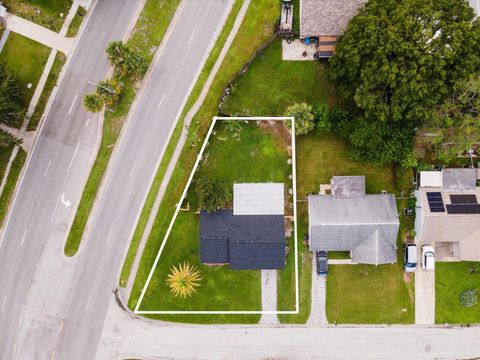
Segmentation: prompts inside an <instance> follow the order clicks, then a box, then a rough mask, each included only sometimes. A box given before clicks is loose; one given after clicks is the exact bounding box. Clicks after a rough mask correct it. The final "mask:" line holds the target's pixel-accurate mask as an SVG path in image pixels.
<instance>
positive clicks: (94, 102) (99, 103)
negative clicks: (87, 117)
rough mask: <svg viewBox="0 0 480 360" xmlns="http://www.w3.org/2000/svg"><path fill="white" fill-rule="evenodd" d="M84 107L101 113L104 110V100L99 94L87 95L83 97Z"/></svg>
mask: <svg viewBox="0 0 480 360" xmlns="http://www.w3.org/2000/svg"><path fill="white" fill-rule="evenodd" d="M83 107H84V108H85V110H87V111H90V112H93V113H97V112H100V111H101V110H102V108H103V99H102V97H101V96H100V95H99V94H98V93H92V94H86V95H85V96H84V97H83Z"/></svg>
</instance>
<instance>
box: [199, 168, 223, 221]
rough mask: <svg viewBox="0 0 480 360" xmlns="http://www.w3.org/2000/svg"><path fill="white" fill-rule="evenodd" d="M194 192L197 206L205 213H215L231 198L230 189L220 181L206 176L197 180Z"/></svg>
mask: <svg viewBox="0 0 480 360" xmlns="http://www.w3.org/2000/svg"><path fill="white" fill-rule="evenodd" d="M196 191H197V196H198V206H199V207H200V209H202V210H205V211H207V212H214V211H217V210H218V209H219V208H221V207H222V206H224V205H225V204H226V203H227V202H228V201H230V200H231V198H232V194H231V192H230V189H229V188H228V187H227V185H226V184H225V183H224V182H223V181H222V180H220V179H215V178H211V177H208V176H204V177H201V178H200V179H198V180H197V184H196Z"/></svg>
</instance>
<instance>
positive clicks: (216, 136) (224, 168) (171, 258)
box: [130, 122, 291, 323]
mask: <svg viewBox="0 0 480 360" xmlns="http://www.w3.org/2000/svg"><path fill="white" fill-rule="evenodd" d="M227 123H228V122H219V123H217V126H216V127H215V131H214V133H212V138H211V139H210V140H209V145H208V147H207V148H206V150H205V153H204V156H203V160H202V162H201V163H200V164H201V165H200V169H199V170H198V172H197V174H196V176H195V177H194V182H193V183H192V185H191V188H190V189H189V192H188V196H187V198H186V199H185V200H184V202H183V207H184V208H185V207H188V206H189V210H188V211H181V212H180V213H179V215H178V217H177V219H176V221H175V224H174V226H173V228H172V232H171V234H170V236H169V238H168V241H167V243H166V245H165V248H164V250H163V252H162V255H161V258H160V261H159V264H158V266H157V268H156V271H155V273H154V275H153V277H152V281H151V283H150V285H149V287H148V290H147V292H146V295H145V298H144V300H143V302H142V305H141V307H140V310H199V311H200V310H237V311H244V310H248V311H252V310H257V311H259V310H261V287H260V271H244V270H243V271H238V270H231V269H230V267H229V266H221V267H210V266H205V265H203V264H201V263H200V261H199V260H200V259H199V238H198V231H199V223H198V219H199V218H198V213H197V209H198V206H197V199H196V195H195V190H194V189H195V185H194V184H195V180H196V179H199V178H200V177H202V176H205V175H208V176H209V177H211V178H216V179H222V180H223V181H224V182H225V183H226V184H227V186H228V188H232V187H233V184H234V183H235V182H282V183H285V184H286V186H289V184H288V182H289V180H288V176H289V175H290V174H291V165H289V164H288V161H287V160H288V157H289V155H288V152H287V146H288V144H289V142H290V140H289V139H288V140H287V137H286V136H285V134H286V133H285V128H284V126H283V123H278V122H276V123H274V125H270V126H267V125H266V123H262V126H258V125H257V124H256V123H255V122H249V123H244V122H239V124H241V130H240V131H239V132H237V134H239V136H234V134H235V133H234V132H232V131H231V130H229V128H228V125H227ZM290 201H291V199H290ZM187 204H188V205H187ZM184 261H187V262H189V263H190V264H192V265H195V266H196V267H198V269H200V271H201V277H202V281H201V286H200V287H199V290H198V292H197V293H196V294H194V295H193V296H192V297H191V298H187V299H179V298H175V297H174V296H173V295H171V294H170V293H169V287H168V285H167V284H166V281H165V279H166V277H167V274H168V272H169V270H170V268H171V267H172V266H173V265H177V264H179V263H183V262H184ZM135 305H136V304H135V303H133V302H131V303H130V306H131V307H134V306H135ZM158 318H162V319H167V320H175V321H188V322H192V321H193V322H196V321H195V320H196V319H198V321H199V322H212V323H215V322H218V321H220V322H222V319H227V317H223V316H219V317H215V316H213V317H212V316H209V317H208V318H206V317H200V316H197V317H190V316H189V317H185V316H184V315H175V316H171V315H167V316H164V315H162V316H159V317H158ZM258 319H259V316H258V315H253V316H237V317H236V318H235V320H234V322H257V321H258ZM231 321H232V318H230V319H229V321H228V322H231Z"/></svg>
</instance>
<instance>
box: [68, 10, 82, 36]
mask: <svg viewBox="0 0 480 360" xmlns="http://www.w3.org/2000/svg"><path fill="white" fill-rule="evenodd" d="M85 15H87V10H86V9H85V8H84V7H83V6H79V7H78V8H77V12H76V13H75V16H74V17H73V19H72V22H71V23H70V26H69V27H68V30H67V35H66V36H67V37H75V36H77V33H78V29H80V25H82V21H83V19H84V18H85Z"/></svg>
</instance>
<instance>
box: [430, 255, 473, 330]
mask: <svg viewBox="0 0 480 360" xmlns="http://www.w3.org/2000/svg"><path fill="white" fill-rule="evenodd" d="M471 268H474V269H477V272H475V273H469V272H468V270H469V269H471ZM468 289H477V291H478V292H477V296H478V298H479V299H480V262H469V261H463V262H437V264H436V265H435V300H436V301H435V322H436V323H439V324H443V323H449V324H472V323H480V302H479V303H477V305H474V306H472V307H470V308H466V307H464V306H463V305H462V304H461V303H460V294H461V293H462V292H463V291H464V290H468Z"/></svg>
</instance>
